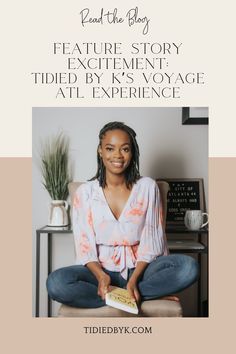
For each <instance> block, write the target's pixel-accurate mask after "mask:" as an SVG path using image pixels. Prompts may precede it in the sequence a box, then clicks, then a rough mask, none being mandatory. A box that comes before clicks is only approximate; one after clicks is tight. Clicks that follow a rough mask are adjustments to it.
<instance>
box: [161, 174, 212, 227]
mask: <svg viewBox="0 0 236 354" xmlns="http://www.w3.org/2000/svg"><path fill="white" fill-rule="evenodd" d="M157 181H166V182H167V183H168V184H169V192H168V195H167V214H166V225H167V226H172V225H173V226H174V225H184V216H185V212H186V210H202V212H206V200H205V192H204V182H203V178H158V179H157Z"/></svg>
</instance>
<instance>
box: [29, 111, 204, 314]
mask: <svg viewBox="0 0 236 354" xmlns="http://www.w3.org/2000/svg"><path fill="white" fill-rule="evenodd" d="M114 120H119V121H122V122H125V123H126V124H127V125H130V126H131V127H132V128H134V130H135V131H136V133H137V140H138V143H139V147H140V155H141V157H140V166H141V169H140V170H141V174H142V175H146V176H150V177H153V178H159V177H176V178H177V177H179V178H188V177H189V178H191V177H192V178H194V177H199V178H204V185H205V192H206V202H207V205H208V127H207V126H203V125H193V126H191V125H189V126H186V125H182V119H181V108H59V107H58V108H34V109H33V128H32V129H33V151H32V156H33V166H32V180H33V181H32V185H33V191H32V192H33V200H32V206H33V220H32V237H33V242H32V250H33V271H32V282H33V314H34V309H35V257H34V255H35V230H36V228H39V227H41V226H43V225H45V224H46V223H47V215H48V205H49V202H50V198H49V195H48V193H47V192H46V191H45V190H44V188H43V187H42V184H41V175H40V171H39V167H38V164H39V160H38V155H39V151H40V143H41V141H42V140H43V139H44V138H45V137H46V136H50V135H52V134H56V133H57V132H59V131H61V130H63V131H64V132H65V133H66V134H67V135H68V136H69V137H70V144H71V148H70V155H71V160H72V162H73V168H74V180H79V181H85V180H87V179H89V178H90V177H92V176H93V175H94V174H95V171H96V148H97V143H98V132H99V130H100V129H101V127H102V126H103V125H104V124H106V123H107V122H109V121H114ZM46 254H47V245H46V236H45V238H44V239H43V240H42V252H41V255H42V259H41V284H42V287H41V290H40V304H41V306H40V308H41V310H40V315H41V316H46V314H47V293H46V289H45V286H44V284H45V280H46V276H47V269H46V265H47V262H46ZM73 262H74V249H73V239H72V236H71V235H57V236H54V238H53V269H55V268H59V267H63V266H66V265H71V264H73ZM195 288H196V286H194V287H192V288H190V289H188V290H187V291H186V292H185V294H183V296H182V297H183V300H184V303H185V309H186V314H187V315H188V316H191V315H195V314H196V306H195V305H194V303H195V302H196V301H195V300H196V289H195ZM205 291H206V289H205V290H204V293H205ZM189 299H191V301H189ZM56 309H57V304H54V305H53V310H54V311H53V312H54V313H56Z"/></svg>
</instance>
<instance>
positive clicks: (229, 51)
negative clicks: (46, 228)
mask: <svg viewBox="0 0 236 354" xmlns="http://www.w3.org/2000/svg"><path fill="white" fill-rule="evenodd" d="M91 3H93V8H94V9H95V10H96V8H100V7H101V6H102V5H103V6H104V5H109V7H111V6H115V5H116V4H118V2H116V1H111V0H110V1H104V0H102V1H99V2H97V3H95V2H92V1H75V0H74V1H69V2H68V1H67V2H65V1H61V2H58V1H56V0H51V1H50V2H49V1H46V0H42V1H40V2H39V1H29V0H23V1H21V2H14V3H12V2H6V1H5V2H3V10H2V11H1V21H0V26H1V31H0V32H1V49H2V53H3V54H2V55H1V68H2V72H1V98H2V100H1V111H2V112H1V123H2V124H1V131H0V141H1V150H0V155H1V156H2V157H3V158H2V159H1V161H0V169H1V177H0V180H1V183H0V188H1V198H2V203H1V216H2V218H1V220H3V221H2V230H1V236H2V237H1V240H2V245H1V246H2V248H1V249H2V255H1V283H2V286H1V305H2V311H1V323H2V324H3V332H2V341H1V346H5V348H4V349H3V350H2V351H3V352H7V353H15V352H18V351H24V352H25V353H31V352H34V353H42V352H49V351H51V352H57V353H64V352H65V351H66V352H68V351H71V350H73V352H74V351H75V350H76V351H80V350H81V345H83V350H84V348H87V351H88V352H91V353H92V352H108V351H109V352H110V348H112V350H113V351H114V352H118V351H119V352H120V350H121V347H122V349H123V348H127V347H126V345H127V344H129V350H132V351H136V352H140V353H141V352H143V351H144V350H145V351H146V350H147V348H152V349H153V348H154V349H157V350H159V349H160V348H161V349H162V350H163V351H164V350H165V352H169V353H172V352H173V351H175V352H181V353H185V352H186V353H187V352H189V351H191V352H192V353H199V351H202V352H205V351H206V350H207V351H208V350H210V349H212V350H216V349H217V351H227V352H232V351H233V347H235V341H234V338H233V329H234V327H235V324H234V317H235V316H234V312H235V306H234V303H233V300H232V298H233V296H234V294H235V286H234V285H235V264H234V261H233V259H234V258H233V256H234V252H235V251H234V250H235V237H234V233H235V232H234V222H233V221H234V219H235V215H234V214H235V203H234V199H235V190H234V185H235V179H236V178H235V177H236V159H235V158H227V156H229V157H230V156H232V157H233V156H236V140H235V138H234V135H235V117H234V110H235V109H234V101H235V100H234V93H235V89H234V85H235V69H234V63H235V58H234V33H235V29H234V23H235V21H234V14H235V12H234V9H233V6H234V1H230V0H229V1H218V2H217V3H216V2H212V1H203V0H199V1H198V2H189V1H188V0H179V1H178V2H176V1H172V2H171V3H170V2H163V1H157V0H152V1H149V2H148V5H147V2H145V3H144V2H143V1H140V0H136V1H127V0H124V1H120V2H119V4H120V5H119V7H120V8H121V7H122V8H127V7H128V8H130V6H133V5H136V4H137V5H139V4H140V8H142V11H143V12H144V13H146V14H147V15H148V16H152V18H153V21H152V31H151V33H150V36H149V37H148V41H157V42H163V41H171V42H172V41H181V42H183V43H185V51H184V53H183V56H182V57H181V58H180V59H179V60H176V61H175V62H173V61H172V65H173V70H174V69H176V68H177V69H178V70H199V71H200V70H201V71H205V72H206V73H207V78H208V83H207V85H205V87H202V89H201V91H198V93H197V94H196V93H195V92H193V91H192V90H191V91H186V94H185V97H184V98H183V100H180V101H179V106H182V105H186V106H197V105H199V106H209V107H210V117H211V121H210V156H211V157H217V156H218V157H225V158H211V159H210V178H209V186H210V194H209V197H210V198H209V210H210V216H211V224H210V225H211V226H210V227H211V230H210V235H211V237H210V315H211V316H210V318H209V319H188V318H184V319H148V320H145V319H140V323H142V325H144V324H146V323H148V324H150V323H152V324H153V332H154V334H153V335H152V336H144V335H142V336H141V335H140V336H138V335H137V336H122V337H121V336H117V337H115V336H105V335H104V336H102V335H100V336H96V335H94V336H85V335H84V334H83V332H82V330H81V329H82V325H83V324H94V323H97V324H99V325H102V324H103V323H106V324H109V323H114V320H112V319H109V320H108V319H106V320H102V319H97V320H95V319H94V320H89V321H88V320H82V319H63V320H59V319H35V318H32V317H31V301H32V300H31V271H32V269H31V268H32V256H31V160H30V158H25V159H24V158H23V157H30V156H31V109H32V107H33V106H75V105H84V106H88V105H94V102H92V101H84V102H83V103H81V102H72V101H70V102H62V103H59V102H56V101H55V99H53V98H52V95H51V93H52V90H50V89H49V90H45V89H44V87H41V88H40V89H39V88H38V89H33V87H32V82H31V78H30V75H29V73H30V72H31V71H36V70H37V71H43V70H47V71H50V70H59V69H60V70H61V67H62V63H61V62H60V61H58V62H56V61H55V58H54V57H53V55H51V54H50V43H51V42H52V41H55V40H59V41H63V40H64V41H76V40H81V38H82V39H83V40H84V41H91V40H95V39H96V40H99V41H102V40H112V41H115V40H117V41H118V40H119V41H123V42H125V41H133V42H134V41H143V37H141V35H140V34H139V33H138V32H136V31H135V30H134V31H132V32H131V31H128V30H127V29H126V28H124V29H122V30H119V31H116V32H115V31H110V30H108V29H107V27H106V28H105V27H104V28H103V29H99V28H97V29H96V30H94V28H93V27H90V29H89V30H87V31H83V32H81V28H80V26H79V23H78V15H77V14H78V12H79V11H80V9H81V8H83V7H84V5H85V4H86V6H88V4H91ZM96 105H104V106H105V105H108V103H107V102H102V103H100V102H98V103H96ZM109 105H110V106H122V105H129V106H161V105H162V106H176V102H171V101H165V102H164V103H163V101H155V102H154V101H153V102H149V101H139V102H127V101H123V102H119V101H118V102H117V101H116V100H114V101H110V102H109ZM3 123H4V124H3ZM11 156H17V157H22V158H19V159H15V158H8V159H6V158H4V157H11ZM231 196H232V197H231ZM19 205H20V207H18V206H19ZM232 303H233V305H232ZM232 319H233V321H231V320H232ZM122 321H124V320H122ZM126 321H127V322H126ZM126 321H125V322H126V323H128V322H129V323H131V321H130V320H129V321H128V319H127V320H126ZM135 321H137V320H135ZM115 323H116V324H117V323H120V321H119V319H116V321H115ZM135 323H137V322H135ZM165 348H166V349H165Z"/></svg>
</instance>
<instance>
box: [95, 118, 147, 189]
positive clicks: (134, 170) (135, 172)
mask: <svg viewBox="0 0 236 354" xmlns="http://www.w3.org/2000/svg"><path fill="white" fill-rule="evenodd" d="M116 129H119V130H123V131H125V132H126V133H127V134H128V135H129V137H130V141H131V153H132V157H131V161H130V164H129V166H128V167H127V169H126V170H125V181H126V186H127V188H131V187H132V185H133V184H134V183H135V182H136V181H137V180H138V179H139V177H140V173H139V147H138V144H137V141H136V133H135V131H134V130H133V129H132V128H130V127H128V126H127V125H125V124H124V123H122V122H110V123H107V124H106V125H104V127H103V128H102V129H101V130H100V133H99V144H98V148H99V146H101V145H102V139H103V137H104V135H105V134H106V132H108V131H110V130H116ZM95 179H98V181H99V185H100V186H101V187H103V188H105V186H106V169H105V166H104V164H103V161H102V158H101V156H100V154H99V152H98V149H97V173H96V175H95V176H94V177H93V178H91V179H90V181H92V180H95Z"/></svg>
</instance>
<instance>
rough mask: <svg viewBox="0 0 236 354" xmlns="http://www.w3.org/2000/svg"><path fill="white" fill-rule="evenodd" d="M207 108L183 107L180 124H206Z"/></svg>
mask: <svg viewBox="0 0 236 354" xmlns="http://www.w3.org/2000/svg"><path fill="white" fill-rule="evenodd" d="M208 115H209V114H208V107H183V108H182V124H184V125H188V124H189V125H190V124H191V125H192V124H208Z"/></svg>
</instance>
